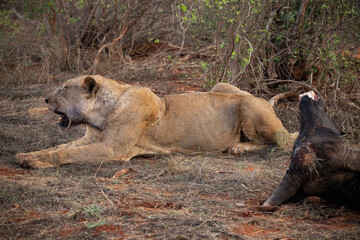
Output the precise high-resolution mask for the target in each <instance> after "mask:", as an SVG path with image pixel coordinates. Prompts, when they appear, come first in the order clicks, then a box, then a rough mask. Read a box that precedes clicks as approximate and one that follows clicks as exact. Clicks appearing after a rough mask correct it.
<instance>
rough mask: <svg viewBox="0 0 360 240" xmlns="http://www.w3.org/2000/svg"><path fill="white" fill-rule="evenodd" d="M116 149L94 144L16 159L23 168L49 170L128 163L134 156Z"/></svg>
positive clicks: (29, 154) (21, 154)
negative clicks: (109, 162)
mask: <svg viewBox="0 0 360 240" xmlns="http://www.w3.org/2000/svg"><path fill="white" fill-rule="evenodd" d="M114 149H115V148H114V147H113V146H111V145H108V144H106V143H94V144H89V145H85V146H80V147H74V148H65V149H56V150H51V151H46V150H43V151H39V152H31V153H19V154H17V155H16V159H17V161H18V162H19V163H20V165H21V166H22V167H30V168H47V167H56V166H61V165H64V164H68V163H85V162H101V161H114V160H122V161H127V160H130V159H131V157H133V156H134V155H133V154H131V153H124V154H119V153H118V152H117V151H115V150H114Z"/></svg>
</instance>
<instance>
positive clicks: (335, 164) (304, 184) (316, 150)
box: [262, 91, 360, 210]
mask: <svg viewBox="0 0 360 240" xmlns="http://www.w3.org/2000/svg"><path fill="white" fill-rule="evenodd" d="M299 98H300V132H299V136H298V138H297V139H296V141H295V143H294V147H293V153H292V155H291V159H290V160H291V162H290V166H289V168H288V170H287V171H286V173H285V175H284V177H283V179H282V180H281V182H280V184H279V186H278V187H277V189H276V190H275V191H274V192H273V194H272V195H271V196H270V197H269V198H268V199H267V200H266V201H265V203H263V205H262V207H264V208H267V207H268V208H269V209H270V208H271V207H275V206H278V205H280V204H283V203H286V202H299V201H302V200H303V199H305V198H306V197H309V196H317V197H320V198H322V199H325V200H327V201H329V202H332V203H336V204H339V205H345V206H348V207H350V208H355V209H358V210H360V150H357V149H352V148H350V147H348V146H346V145H345V144H344V142H343V140H342V139H341V136H340V132H339V131H338V129H337V128H336V127H335V125H334V124H333V123H332V122H331V121H330V120H329V118H328V117H327V116H326V115H325V109H324V101H323V99H322V98H321V97H319V96H317V95H316V94H315V93H314V92H313V91H311V92H308V93H304V94H302V95H300V96H299Z"/></svg>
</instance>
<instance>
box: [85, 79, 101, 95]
mask: <svg viewBox="0 0 360 240" xmlns="http://www.w3.org/2000/svg"><path fill="white" fill-rule="evenodd" d="M81 87H82V88H84V89H85V90H86V91H87V92H88V93H89V94H90V97H93V96H95V95H96V93H97V91H98V90H99V84H98V83H97V82H96V80H95V79H94V78H92V77H86V78H84V79H83V80H82V82H81Z"/></svg>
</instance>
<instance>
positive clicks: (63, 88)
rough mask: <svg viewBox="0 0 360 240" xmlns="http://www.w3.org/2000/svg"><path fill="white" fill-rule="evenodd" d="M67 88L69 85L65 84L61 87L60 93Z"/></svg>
mask: <svg viewBox="0 0 360 240" xmlns="http://www.w3.org/2000/svg"><path fill="white" fill-rule="evenodd" d="M66 88H67V86H66V85H65V86H63V87H62V88H60V89H59V93H61V92H63V91H64V90H65V89H66Z"/></svg>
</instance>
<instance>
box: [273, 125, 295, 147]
mask: <svg viewBox="0 0 360 240" xmlns="http://www.w3.org/2000/svg"><path fill="white" fill-rule="evenodd" d="M298 135H299V132H294V133H289V132H288V131H287V130H286V129H285V128H281V129H280V130H278V131H277V132H276V135H275V142H276V145H277V146H278V147H279V148H280V149H281V150H290V149H291V148H292V146H293V145H294V142H295V140H296V138H297V137H298Z"/></svg>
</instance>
